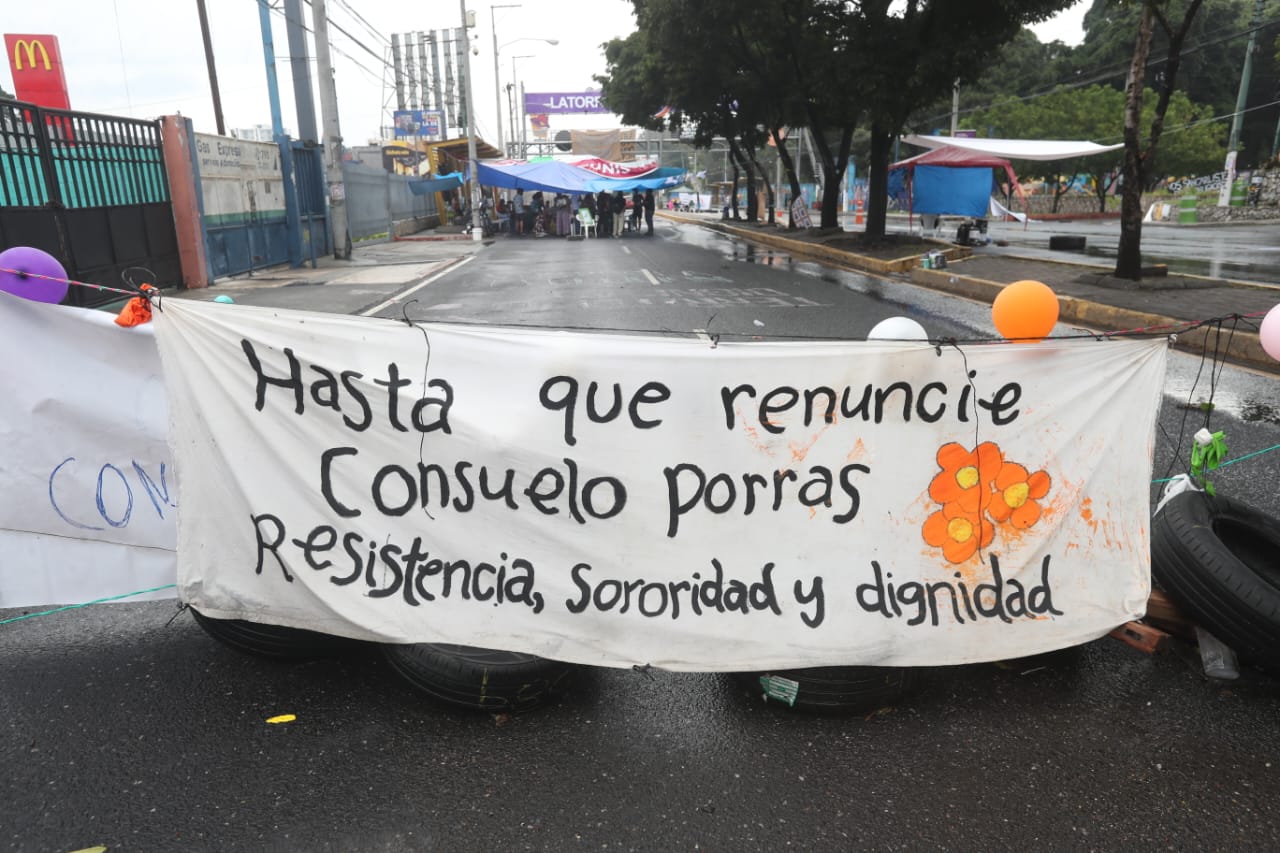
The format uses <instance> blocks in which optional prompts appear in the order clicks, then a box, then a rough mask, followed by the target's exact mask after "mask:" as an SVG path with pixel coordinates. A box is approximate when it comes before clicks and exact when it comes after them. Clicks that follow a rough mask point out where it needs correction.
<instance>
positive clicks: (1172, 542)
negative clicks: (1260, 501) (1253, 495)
mask: <svg viewBox="0 0 1280 853" xmlns="http://www.w3.org/2000/svg"><path fill="white" fill-rule="evenodd" d="M1151 569H1152V573H1153V574H1154V576H1155V579H1156V581H1157V583H1159V584H1160V586H1161V587H1162V588H1163V589H1164V590H1165V592H1167V593H1169V595H1170V596H1171V597H1172V598H1174V599H1175V600H1176V601H1177V602H1178V604H1179V605H1181V606H1182V607H1183V608H1184V609H1186V611H1187V612H1188V613H1189V614H1190V615H1191V616H1192V617H1193V618H1194V619H1195V620H1196V621H1197V622H1199V623H1200V625H1202V626H1203V627H1204V628H1206V629H1207V630H1208V631H1209V632H1210V633H1211V634H1213V635H1214V636H1216V637H1217V638H1218V639H1220V640H1222V641H1223V642H1224V643H1226V644H1227V645H1229V646H1231V647H1232V648H1233V649H1234V650H1235V652H1236V654H1238V655H1239V656H1240V657H1241V658H1242V659H1244V660H1248V661H1250V662H1252V663H1254V664H1257V665H1258V666H1261V667H1263V668H1265V669H1268V670H1270V671H1272V672H1280V522H1278V521H1277V520H1276V519H1274V518H1272V517H1271V516H1269V515H1267V514H1266V513H1263V512H1261V511H1259V510H1256V509H1254V508H1252V507H1249V506H1247V505H1245V504H1243V503H1240V502H1239V501H1236V500H1232V499H1231V498H1227V497H1222V496H1219V497H1211V496H1210V495H1207V494H1205V493H1203V492H1183V493H1182V494H1180V495H1178V496H1176V497H1174V498H1172V499H1171V500H1170V501H1169V502H1168V503H1166V504H1165V505H1164V507H1162V508H1161V510H1160V511H1159V512H1158V513H1156V517H1155V521H1154V523H1153V527H1152V534H1151Z"/></svg>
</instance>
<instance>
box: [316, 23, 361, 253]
mask: <svg viewBox="0 0 1280 853" xmlns="http://www.w3.org/2000/svg"><path fill="white" fill-rule="evenodd" d="M325 2H326V0H311V31H312V32H313V33H315V40H316V74H317V76H318V77H319V78H320V79H319V81H318V82H319V84H320V114H321V118H322V119H323V121H324V172H325V179H326V181H327V182H328V184H329V220H330V222H331V223H332V226H333V256H334V257H335V258H337V259H339V260H345V259H347V258H350V257H351V237H350V235H349V234H348V233H347V187H346V184H344V183H343V182H342V132H341V130H340V129H339V127H338V89H337V86H335V85H334V81H333V58H332V56H331V55H330V53H329V16H328V12H327V11H326V9H325Z"/></svg>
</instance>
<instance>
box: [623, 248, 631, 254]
mask: <svg viewBox="0 0 1280 853" xmlns="http://www.w3.org/2000/svg"><path fill="white" fill-rule="evenodd" d="M622 251H624V252H626V253H627V254H628V255H629V254H631V250H630V249H628V248H627V247H626V246H623V247H622Z"/></svg>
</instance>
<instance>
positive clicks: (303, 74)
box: [284, 0, 320, 143]
mask: <svg viewBox="0 0 1280 853" xmlns="http://www.w3.org/2000/svg"><path fill="white" fill-rule="evenodd" d="M284 22H285V32H286V33H287V34H288V37H289V65H290V70H291V71H292V72H293V104H294V108H295V112H297V114H298V138H299V139H301V140H302V141H303V142H311V143H314V142H315V141H316V140H317V139H319V138H320V135H319V134H318V133H317V132H316V102H315V100H314V99H313V98H312V96H311V67H310V62H309V59H308V56H307V31H306V28H305V27H304V26H303V24H302V0H284Z"/></svg>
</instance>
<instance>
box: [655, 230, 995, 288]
mask: <svg viewBox="0 0 1280 853" xmlns="http://www.w3.org/2000/svg"><path fill="white" fill-rule="evenodd" d="M667 218H668V219H673V220H676V221H678V222H685V223H690V224H695V225H701V226H702V227H704V228H710V229H711V230H712V231H719V232H720V233H722V234H732V235H733V236H735V237H741V238H742V239H744V240H751V241H752V242H755V243H763V244H764V245H766V246H773V247H774V248H777V249H786V250H787V251H788V252H790V253H791V254H793V255H804V256H808V257H811V258H819V259H821V260H824V261H829V262H831V263H834V264H839V265H840V266H843V267H849V268H852V269H856V270H860V271H862V272H871V273H879V274H881V275H887V274H889V273H904V272H910V271H911V270H912V269H915V268H917V267H919V266H920V256H919V255H910V256H908V257H905V258H894V259H892V260H883V259H881V258H869V257H867V256H865V255H856V254H854V253H852V252H846V251H844V250H843V249H833V248H831V247H830V246H824V245H822V244H821V243H810V242H808V241H806V240H792V239H790V238H788V237H783V236H781V235H778V234H766V233H759V232H756V231H751V230H748V229H746V228H736V227H734V226H733V225H731V224H730V225H726V224H725V223H724V222H723V221H715V222H703V221H700V220H696V219H688V218H685V217H677V216H671V215H668V216H667ZM920 239H921V240H923V241H925V242H927V243H934V244H936V245H937V246H938V247H939V251H941V253H942V254H943V255H945V256H946V258H947V260H948V261H958V260H961V259H962V258H967V257H969V256H971V255H972V254H973V250H972V249H970V248H968V247H965V246H955V245H953V244H951V243H947V242H944V241H942V240H934V239H932V238H928V237H922V238H920Z"/></svg>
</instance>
